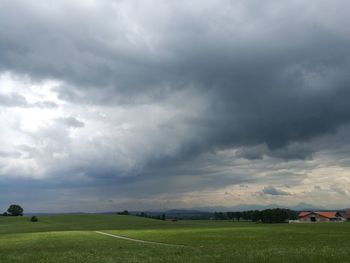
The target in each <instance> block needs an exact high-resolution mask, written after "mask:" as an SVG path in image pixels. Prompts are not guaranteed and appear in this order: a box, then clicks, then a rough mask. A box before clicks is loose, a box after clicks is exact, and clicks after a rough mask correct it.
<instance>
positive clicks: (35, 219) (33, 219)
mask: <svg viewBox="0 0 350 263" xmlns="http://www.w3.org/2000/svg"><path fill="white" fill-rule="evenodd" d="M38 221H39V219H38V218H37V217H36V216H32V217H31V218H30V222H38Z"/></svg>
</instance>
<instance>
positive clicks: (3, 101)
mask: <svg viewBox="0 0 350 263" xmlns="http://www.w3.org/2000/svg"><path fill="white" fill-rule="evenodd" d="M0 106H3V107H28V106H29V104H28V102H27V100H26V99H25V97H23V96H21V95H19V94H16V93H11V94H0Z"/></svg>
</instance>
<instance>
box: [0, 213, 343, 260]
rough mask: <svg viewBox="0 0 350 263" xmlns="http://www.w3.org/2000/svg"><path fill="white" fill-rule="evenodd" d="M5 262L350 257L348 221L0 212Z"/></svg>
mask: <svg viewBox="0 0 350 263" xmlns="http://www.w3.org/2000/svg"><path fill="white" fill-rule="evenodd" d="M94 230H99V231H103V232H106V233H110V234H114V235H121V236H125V237H130V238H135V239H139V240H146V241H147V240H148V241H155V242H161V243H166V244H170V245H159V244H147V243H138V242H135V241H128V240H122V239H117V238H114V237H110V236H105V235H100V234H97V233H95V232H94ZM178 245H183V246H178ZM0 262H65V263H68V262H85V263H88V262H279V263H281V262H303V263H305V262H350V224H349V223H333V224H332V223H328V224H327V223H324V224H292V225H289V224H276V225H266V224H255V223H236V222H235V223H234V222H228V221H178V222H168V221H161V220H153V219H145V218H140V217H133V216H117V215H61V216H42V217H39V222H35V223H34V222H29V218H28V217H0Z"/></svg>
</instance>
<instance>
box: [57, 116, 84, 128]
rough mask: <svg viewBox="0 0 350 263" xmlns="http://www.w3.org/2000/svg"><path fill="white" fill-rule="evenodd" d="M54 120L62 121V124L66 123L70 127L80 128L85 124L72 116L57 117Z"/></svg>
mask: <svg viewBox="0 0 350 263" xmlns="http://www.w3.org/2000/svg"><path fill="white" fill-rule="evenodd" d="M56 121H57V122H58V123H62V124H63V125H66V126H68V127H72V128H82V127H84V126H85V124H84V122H82V121H80V120H78V119H76V118H74V117H66V118H59V119H57V120H56Z"/></svg>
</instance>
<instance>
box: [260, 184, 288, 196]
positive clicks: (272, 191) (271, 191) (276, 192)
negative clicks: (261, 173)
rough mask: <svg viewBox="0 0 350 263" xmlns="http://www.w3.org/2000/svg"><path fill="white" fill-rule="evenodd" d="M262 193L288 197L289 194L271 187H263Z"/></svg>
mask: <svg viewBox="0 0 350 263" xmlns="http://www.w3.org/2000/svg"><path fill="white" fill-rule="evenodd" d="M262 193H263V194H266V195H290V193H288V192H286V191H282V190H279V189H277V188H275V187H273V186H265V187H264V189H263V190H262Z"/></svg>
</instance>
